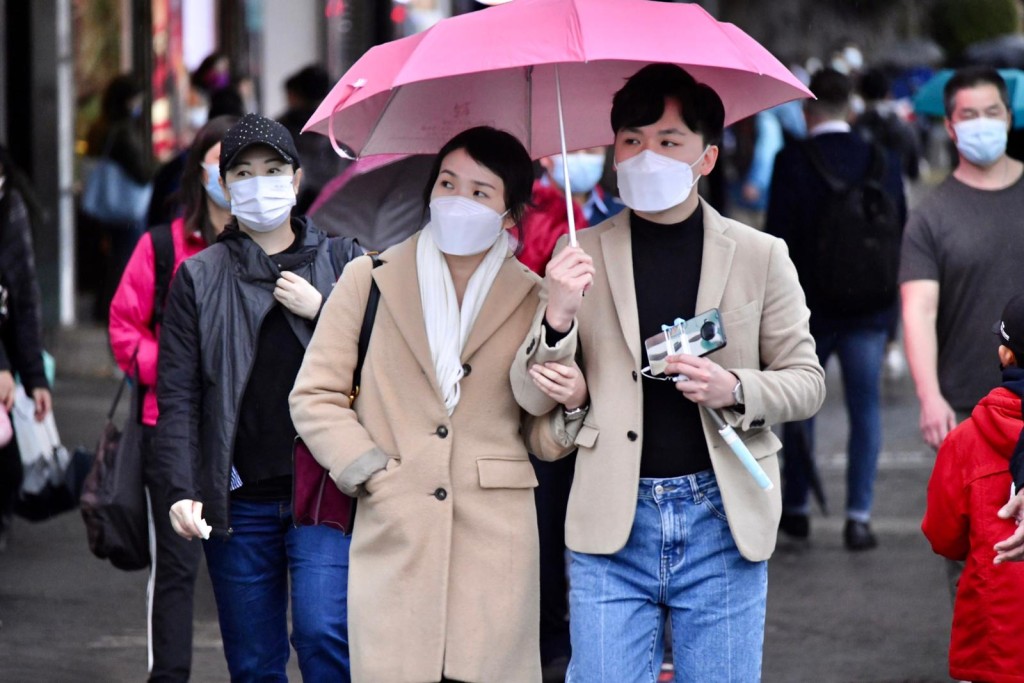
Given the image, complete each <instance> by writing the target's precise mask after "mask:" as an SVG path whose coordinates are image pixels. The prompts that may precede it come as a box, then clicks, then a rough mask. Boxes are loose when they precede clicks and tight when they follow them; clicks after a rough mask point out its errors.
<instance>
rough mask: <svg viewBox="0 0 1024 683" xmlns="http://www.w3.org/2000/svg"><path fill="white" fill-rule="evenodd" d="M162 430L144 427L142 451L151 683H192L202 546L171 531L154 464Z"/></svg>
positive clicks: (166, 502)
mask: <svg viewBox="0 0 1024 683" xmlns="http://www.w3.org/2000/svg"><path fill="white" fill-rule="evenodd" d="M155 432H156V429H155V428H153V427H149V426H146V427H143V429H142V452H143V459H144V460H143V462H144V476H145V479H146V491H147V493H148V494H149V505H150V513H151V516H152V521H151V524H152V526H151V527H150V545H149V547H150V553H151V555H152V565H151V566H150V570H149V583H148V584H147V586H146V597H147V603H148V604H147V614H148V616H149V629H148V633H149V680H150V681H153V682H154V683H155V682H156V681H161V682H162V681H168V682H169V681H187V680H188V679H189V674H190V672H191V669H192V604H193V596H194V594H195V583H196V574H197V573H198V572H199V558H200V556H201V554H202V552H203V550H202V549H203V546H202V544H200V543H198V542H196V541H186V540H185V539H184V538H182V537H181V536H179V535H178V534H176V533H175V532H174V529H173V528H172V527H171V518H170V515H169V511H170V509H171V504H172V503H173V502H177V501H169V500H167V498H166V496H165V494H164V482H163V481H161V477H160V476H159V474H158V473H157V472H156V471H155V470H156V468H155V466H154V465H153V461H154V459H153V436H154V434H155Z"/></svg>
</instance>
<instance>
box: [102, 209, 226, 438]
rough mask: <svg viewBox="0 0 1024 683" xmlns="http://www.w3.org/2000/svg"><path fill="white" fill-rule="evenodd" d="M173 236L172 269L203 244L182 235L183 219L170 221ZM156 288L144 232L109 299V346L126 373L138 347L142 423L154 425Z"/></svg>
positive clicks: (148, 240)
mask: <svg viewBox="0 0 1024 683" xmlns="http://www.w3.org/2000/svg"><path fill="white" fill-rule="evenodd" d="M171 235H172V236H173V238H174V271H175V272H177V270H178V266H180V265H181V262H182V261H184V260H185V259H187V258H188V257H189V256H192V255H193V254H197V253H199V252H200V251H202V250H203V249H204V248H205V247H206V241H205V240H204V239H203V236H202V235H201V234H200V233H193V234H191V235H186V234H185V220H184V219H183V218H177V219H175V220H174V221H173V222H172V223H171ZM155 291H156V264H155V263H154V260H153V241H152V239H151V238H150V236H149V233H146V234H144V235H143V236H142V238H141V239H139V243H138V244H136V245H135V251H134V252H132V256H131V258H130V259H128V265H127V266H125V269H124V273H123V274H122V275H121V282H120V283H119V284H118V285H117V291H116V292H115V293H114V298H113V300H112V301H111V302H110V327H109V330H110V347H111V348H112V349H113V351H114V360H116V361H117V364H118V366H119V367H120V368H121V369H122V370H124V371H125V372H130V370H131V368H130V367H129V366H130V365H131V362H132V355H133V354H134V353H135V349H136V347H137V348H138V349H139V357H138V362H139V382H140V383H141V384H142V386H144V387H146V388H147V389H149V390H148V391H146V395H145V398H144V399H143V404H142V423H143V424H147V425H150V426H153V425H155V424H156V418H157V415H158V414H159V413H158V411H157V407H156V391H153V389H155V387H156V356H157V339H158V338H159V333H160V331H159V329H158V330H157V331H156V334H154V332H153V330H152V329H150V326H149V323H150V319H151V318H152V317H153V296H154V294H155Z"/></svg>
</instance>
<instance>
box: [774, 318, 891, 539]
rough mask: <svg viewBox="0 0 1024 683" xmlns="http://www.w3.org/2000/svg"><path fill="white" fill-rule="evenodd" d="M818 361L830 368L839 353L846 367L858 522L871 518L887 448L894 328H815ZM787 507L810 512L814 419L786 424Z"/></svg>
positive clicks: (849, 504) (850, 484) (853, 507)
mask: <svg viewBox="0 0 1024 683" xmlns="http://www.w3.org/2000/svg"><path fill="white" fill-rule="evenodd" d="M811 332H812V334H813V335H814V341H815V343H816V344H817V353H818V360H819V361H820V362H821V366H822V367H825V364H826V363H827V362H828V359H829V357H830V356H831V355H832V353H833V352H835V353H838V354H839V366H840V368H841V369H842V372H843V397H844V399H845V401H846V411H847V414H848V416H849V421H850V431H849V440H848V442H847V446H846V452H847V466H846V516H847V517H848V518H849V519H853V520H856V521H858V522H867V521H868V520H869V519H870V518H871V503H872V501H873V499H874V489H875V474H876V473H877V472H878V453H879V451H880V450H881V449H882V408H881V392H882V387H881V382H882V361H883V360H884V358H885V344H886V340H887V337H888V332H887V330H886V329H885V328H884V327H866V328H859V329H858V328H851V329H842V328H834V327H833V328H829V327H825V326H822V327H821V328H819V329H815V328H814V326H812V330H811ZM782 449H783V450H782V452H783V456H784V457H783V462H782V482H783V487H782V510H783V512H786V513H789V514H801V515H805V514H807V513H808V512H809V511H810V504H809V502H808V499H807V494H808V489H809V487H810V472H811V467H812V466H813V462H814V460H813V459H814V419H813V418H811V419H810V420H804V421H802V422H789V423H786V424H785V425H784V426H783V428H782Z"/></svg>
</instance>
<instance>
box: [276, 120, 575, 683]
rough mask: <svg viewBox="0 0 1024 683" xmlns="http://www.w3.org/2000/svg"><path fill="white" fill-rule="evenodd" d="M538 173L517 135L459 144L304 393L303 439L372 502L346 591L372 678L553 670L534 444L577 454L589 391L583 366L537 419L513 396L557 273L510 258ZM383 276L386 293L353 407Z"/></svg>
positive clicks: (345, 293)
mask: <svg viewBox="0 0 1024 683" xmlns="http://www.w3.org/2000/svg"><path fill="white" fill-rule="evenodd" d="M531 183H532V166H531V162H530V158H529V156H528V155H527V153H526V151H525V150H524V149H523V147H522V145H521V144H520V143H519V142H518V141H517V140H516V139H515V138H514V137H512V136H511V135H509V134H507V133H503V132H500V131H497V130H494V129H492V128H474V129H471V130H468V131H466V132H464V133H461V134H459V135H458V136H456V137H455V138H453V139H452V140H451V141H450V142H449V143H448V144H447V145H445V147H444V148H443V149H442V150H441V152H440V153H439V154H438V157H437V162H436V163H435V165H434V169H433V171H432V173H431V177H430V182H429V184H428V185H427V192H426V198H427V199H428V201H429V202H430V216H431V221H430V223H428V225H427V227H426V228H424V229H423V230H422V231H421V232H419V233H417V234H415V235H413V236H412V237H410V238H409V239H408V240H406V241H405V242H402V243H401V244H399V245H397V246H395V247H393V248H391V249H389V250H387V251H385V252H384V253H383V254H382V255H381V257H380V258H381V260H382V261H383V262H384V263H383V265H381V266H379V267H378V268H375V269H374V268H373V267H372V263H371V261H370V259H369V258H361V259H357V260H356V261H353V262H352V263H351V264H350V265H349V267H348V268H347V269H346V270H345V272H344V275H343V276H342V278H341V280H340V281H339V282H338V284H337V285H336V287H335V290H334V292H333V293H332V295H331V297H330V298H329V300H328V302H327V304H326V305H325V306H324V309H323V311H322V313H321V315H320V320H319V323H318V325H317V328H316V333H315V334H314V336H313V340H312V342H310V345H309V347H308V349H307V351H306V357H305V360H304V362H303V365H302V369H301V370H300V372H299V375H298V378H297V380H296V383H295V388H294V390H293V391H292V394H291V411H292V419H293V420H294V422H295V426H296V429H297V430H298V433H299V434H300V435H301V436H302V438H303V439H305V441H306V443H307V444H308V446H309V448H310V450H311V451H312V452H313V454H314V455H315V457H316V458H317V460H318V461H319V462H320V463H321V464H322V465H323V466H324V467H325V468H327V469H328V470H329V472H330V474H331V477H332V478H333V480H334V481H335V483H336V484H337V485H338V487H339V488H340V489H341V490H342V491H344V492H346V493H348V494H351V495H357V496H359V506H358V511H357V514H356V522H355V530H354V533H353V537H352V547H351V556H350V573H349V591H348V595H349V603H348V604H349V638H350V652H351V661H352V675H353V680H354V681H356V682H357V683H376V682H379V681H388V682H389V683H421V682H422V683H433V682H436V681H440V680H456V681H466V682H476V683H501V682H502V681H507V682H508V683H531V682H537V681H540V679H541V674H540V656H539V646H538V622H539V614H538V612H539V587H538V549H537V522H536V513H535V508H534V499H533V487H535V486H536V484H537V479H536V477H535V476H534V473H533V468H532V466H531V465H530V461H529V459H528V458H527V448H529V449H530V451H531V452H533V453H535V454H536V455H538V456H540V457H542V458H547V459H554V458H558V457H560V456H562V455H564V454H565V453H567V452H568V451H569V450H570V449H571V447H572V442H573V439H574V437H575V434H576V432H577V431H578V429H579V425H580V424H581V423H582V420H581V419H580V418H582V412H583V411H582V410H578V409H580V408H582V407H583V405H584V403H585V402H586V386H585V384H584V383H583V381H582V378H581V377H580V375H579V373H578V372H577V371H576V370H575V369H568V370H567V371H566V370H564V369H563V371H562V372H555V371H552V372H549V373H548V381H549V382H550V383H548V382H545V380H544V378H542V377H536V378H534V379H533V382H535V383H536V384H534V385H531V387H530V390H531V391H533V392H536V393H535V396H540V397H542V399H543V400H545V401H546V402H547V405H549V406H550V410H549V411H548V412H547V413H546V414H544V415H542V416H541V417H539V418H534V417H530V416H527V415H526V413H525V412H523V411H522V410H521V409H520V406H519V405H518V404H517V403H516V400H515V398H514V397H513V391H512V386H511V380H510V377H509V374H510V373H509V371H510V368H511V365H512V362H513V360H514V358H515V354H516V351H517V348H518V346H519V344H520V343H521V341H522V339H523V338H524V337H525V336H526V334H527V332H528V331H529V330H530V329H531V327H532V325H533V324H534V322H535V321H536V319H537V315H538V309H539V304H540V291H541V283H540V280H539V279H538V278H537V277H536V276H535V275H533V274H532V273H531V272H530V271H529V270H528V269H527V268H526V267H525V266H523V265H522V264H520V263H519V262H518V261H517V260H516V259H515V258H513V257H512V255H511V254H510V252H509V248H508V240H507V239H506V232H505V231H506V229H509V228H511V227H513V226H515V225H518V224H519V221H520V219H521V218H522V216H523V213H524V210H525V208H526V205H527V202H528V201H529V197H530V189H531ZM371 278H372V280H373V281H375V282H376V283H377V286H378V287H379V289H380V305H379V308H378V310H377V314H376V318H375V320H374V323H373V334H372V337H371V340H370V344H369V348H368V351H367V353H366V358H365V364H364V366H363V371H362V382H361V387H360V393H359V398H358V400H357V401H356V402H355V405H354V406H353V408H350V407H349V398H348V396H349V393H350V391H351V388H352V387H351V386H350V385H351V383H352V371H353V368H354V366H355V363H356V358H357V340H358V336H359V330H360V327H361V324H362V320H363V313H364V310H365V306H366V300H367V297H368V295H369V291H370V283H371ZM567 355H569V356H570V357H571V355H572V351H571V350H568V354H567ZM541 385H544V386H543V388H544V391H543V392H542V391H541V389H540V388H539V386H541ZM545 393H546V394H550V395H552V396H556V397H558V398H559V399H561V400H563V404H562V405H561V406H559V405H558V404H557V403H556V402H555V399H552V398H548V397H547V396H546V395H545ZM574 409H577V410H574ZM566 412H569V413H570V416H569V419H568V420H567V419H566Z"/></svg>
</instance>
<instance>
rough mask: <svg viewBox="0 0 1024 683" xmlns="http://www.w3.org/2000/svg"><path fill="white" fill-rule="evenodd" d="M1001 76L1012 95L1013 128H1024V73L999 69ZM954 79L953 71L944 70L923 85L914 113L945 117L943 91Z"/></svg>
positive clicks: (916, 95) (918, 94)
mask: <svg viewBox="0 0 1024 683" xmlns="http://www.w3.org/2000/svg"><path fill="white" fill-rule="evenodd" d="M999 75H1000V76H1002V77H1003V80H1005V81H1006V88H1007V90H1008V91H1009V94H1010V111H1012V112H1013V127H1014V128H1024V71H1021V70H1020V69H999ZM952 77H953V70H952V69H943V70H942V71H940V72H938V73H937V74H935V75H934V76H933V77H932V78H931V80H929V81H928V82H926V83H925V84H924V85H922V86H921V89H920V90H918V91H917V93H916V94H915V95H914V111H915V112H917V113H918V114H924V115H927V116H945V115H946V106H945V103H944V101H943V90H944V89H945V87H946V83H948V82H949V79H950V78H952Z"/></svg>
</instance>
